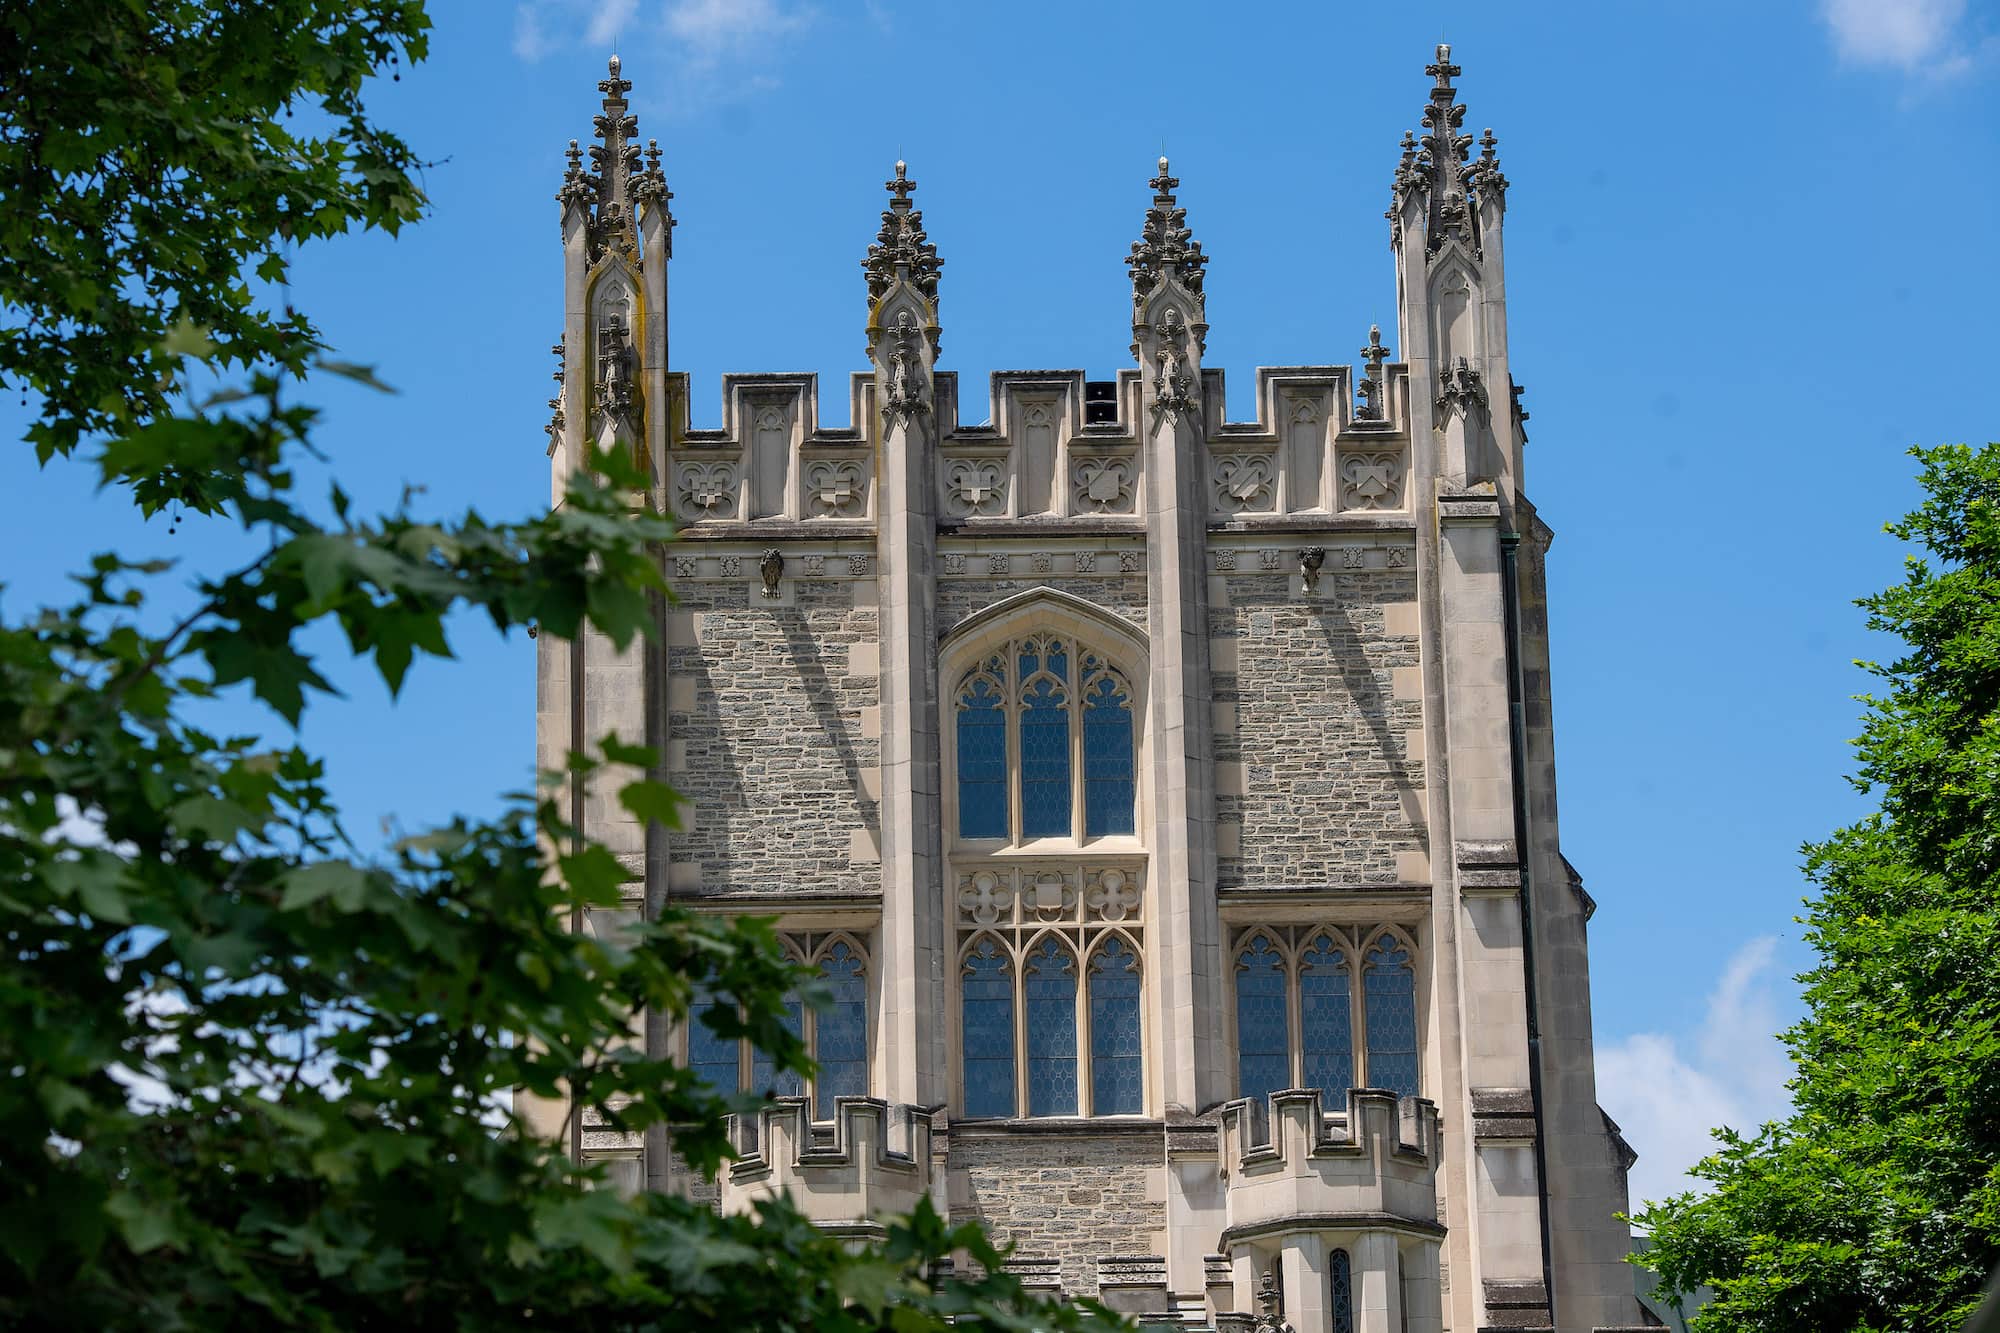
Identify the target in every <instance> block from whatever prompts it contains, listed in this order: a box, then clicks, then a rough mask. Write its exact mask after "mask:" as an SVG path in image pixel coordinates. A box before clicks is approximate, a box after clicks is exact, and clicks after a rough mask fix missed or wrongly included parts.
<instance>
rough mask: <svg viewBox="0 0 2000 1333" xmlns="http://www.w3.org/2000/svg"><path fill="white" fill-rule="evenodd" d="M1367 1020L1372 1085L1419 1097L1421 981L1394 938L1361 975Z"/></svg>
mask: <svg viewBox="0 0 2000 1333" xmlns="http://www.w3.org/2000/svg"><path fill="white" fill-rule="evenodd" d="M1361 989H1362V999H1363V1003H1364V1004H1365V1005H1366V1006H1367V1020H1368V1083H1369V1086H1370V1087H1376V1088H1388V1089H1389V1090H1391V1091H1392V1092H1394V1093H1395V1094H1396V1095H1397V1096H1399V1097H1414V1096H1416V1095H1417V979H1416V973H1415V972H1414V971H1413V970H1412V969H1411V967H1410V955H1409V952H1408V951H1407V950H1405V949H1404V948H1403V946H1402V945H1401V943H1399V942H1398V941H1397V939H1396V937H1395V936H1394V935H1387V934H1385V935H1383V936H1381V937H1380V938H1379V939H1377V940H1376V941H1375V947H1374V948H1372V949H1370V950H1369V951H1368V969H1367V971H1366V972H1364V973H1363V974H1362V986H1361Z"/></svg>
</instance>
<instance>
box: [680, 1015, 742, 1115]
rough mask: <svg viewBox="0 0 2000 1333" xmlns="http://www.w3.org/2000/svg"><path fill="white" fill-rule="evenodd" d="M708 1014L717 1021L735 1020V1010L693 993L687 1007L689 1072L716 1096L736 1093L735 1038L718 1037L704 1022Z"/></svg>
mask: <svg viewBox="0 0 2000 1333" xmlns="http://www.w3.org/2000/svg"><path fill="white" fill-rule="evenodd" d="M707 1014H714V1015H715V1016H716V1017H717V1018H721V1017H723V1016H724V1015H727V1016H728V1017H730V1018H732V1019H733V1018H734V1017H735V1016H736V1015H735V1012H734V1006H732V1005H729V1004H727V1003H725V1002H724V1001H722V1000H719V999H717V998H716V997H714V996H713V995H710V994H709V993H708V992H707V991H705V990H703V991H696V992H695V997H694V1000H693V1002H692V1003H690V1004H689V1005H688V1024H687V1040H688V1068H689V1069H691V1070H693V1071H694V1072H695V1073H697V1074H699V1075H701V1077H702V1078H703V1080H705V1081H706V1082H707V1083H708V1085H709V1086H710V1087H712V1088H714V1089H716V1090H717V1091H718V1092H729V1093H733V1092H736V1091H737V1087H736V1078H737V1074H736V1048H737V1041H736V1038H734V1037H721V1036H717V1035H716V1032H715V1029H714V1028H711V1027H710V1026H709V1025H708V1024H707V1022H705V1021H704V1018H703V1016H704V1015H707Z"/></svg>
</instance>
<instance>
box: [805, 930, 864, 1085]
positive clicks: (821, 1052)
mask: <svg viewBox="0 0 2000 1333" xmlns="http://www.w3.org/2000/svg"><path fill="white" fill-rule="evenodd" d="M819 975H820V980H821V981H822V982H824V983H825V985H826V989H827V992H828V995H829V999H830V1002H829V1003H828V1005H827V1007H826V1008H825V1009H823V1010H821V1011H820V1012H818V1013H817V1014H815V1015H813V1026H814V1028H815V1029H816V1036H817V1038H818V1040H817V1041H816V1042H815V1043H814V1047H813V1058H814V1059H815V1060H816V1061H818V1063H819V1074H818V1076H817V1077H816V1078H815V1079H814V1081H813V1082H814V1087H813V1092H814V1099H815V1110H814V1115H816V1116H817V1117H818V1118H819V1119H821V1120H830V1119H832V1117H833V1110H834V1106H833V1099H834V1098H835V1097H866V1096H867V1095H868V980H867V969H866V966H865V964H864V963H863V961H862V959H861V956H860V955H859V954H857V953H856V952H855V951H854V950H853V949H852V948H851V947H850V946H849V945H848V943H847V941H845V940H836V941H834V942H833V943H832V944H831V945H829V946H828V947H827V950H826V952H825V953H824V954H822V955H821V956H820V960H819Z"/></svg>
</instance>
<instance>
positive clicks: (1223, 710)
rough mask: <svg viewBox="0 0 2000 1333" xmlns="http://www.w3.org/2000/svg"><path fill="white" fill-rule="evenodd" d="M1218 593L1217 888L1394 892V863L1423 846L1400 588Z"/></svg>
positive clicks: (1266, 579)
mask: <svg viewBox="0 0 2000 1333" xmlns="http://www.w3.org/2000/svg"><path fill="white" fill-rule="evenodd" d="M1222 582H1223V583H1224V584H1225V586H1226V587H1227V590H1228V605H1226V606H1220V605H1212V606H1211V607H1210V610H1209V634H1210V638H1211V647H1212V649H1213V650H1214V655H1215V657H1216V661H1217V666H1216V670H1215V704H1216V714H1217V717H1216V727H1215V752H1216V761H1217V775H1216V792H1217V795H1216V819H1217V824H1218V828H1217V843H1218V849H1219V852H1220V855H1219V858H1218V859H1219V865H1218V882H1219V883H1220V885H1221V886H1222V887H1224V888H1238V887H1251V888H1266V887H1268V888H1281V887H1282V888H1298V887H1309V888H1318V887H1325V886H1329V885H1340V884H1394V883H1397V882H1398V881H1399V878H1401V874H1400V873H1399V870H1398V864H1397V857H1398V854H1399V853H1414V852H1420V851H1422V849H1423V846H1424V842H1423V833H1422V830H1421V827H1420V824H1419V823H1418V819H1419V811H1420V807H1419V804H1418V797H1417V793H1419V792H1420V791H1421V790H1422V788H1423V784H1424V777H1423V762H1422V754H1421V748H1420V747H1421V741H1420V740H1416V739H1415V738H1418V737H1420V736H1421V730H1422V727H1423V701H1422V698H1421V690H1420V689H1418V688H1417V681H1416V668H1417V638H1416V623H1415V616H1414V614H1413V608H1414V606H1415V598H1416V595H1417V594H1416V584H1415V580H1414V578H1413V577H1412V576H1411V574H1410V573H1409V572H1408V571H1404V570H1390V571H1371V572H1367V573H1356V574H1342V575H1333V574H1328V575H1324V576H1322V582H1323V583H1329V582H1330V583H1331V584H1332V585H1333V587H1332V590H1331V595H1330V596H1322V597H1319V598H1315V599H1311V600H1306V599H1303V598H1301V597H1300V596H1299V594H1298V590H1297V588H1296V587H1295V585H1296V584H1297V582H1298V580H1297V579H1296V578H1291V579H1289V580H1287V579H1285V578H1278V577H1272V576H1270V575H1262V576H1260V575H1254V574H1245V575H1230V576H1227V577H1226V578H1223V579H1222ZM1392 622H1394V623H1393V624H1392ZM1392 631H1393V632H1392ZM1405 631H1406V632H1405ZM1232 649H1233V654H1232V651H1231V650H1232ZM1232 656H1233V659H1234V670H1233V671H1231V670H1226V669H1225V668H1227V667H1228V666H1229V665H1230V659H1231V657H1232ZM1399 669H1400V670H1399ZM1399 683H1400V685H1401V686H1402V688H1400V689H1399V688H1398V685H1399ZM1413 741H1415V747H1416V748H1417V752H1416V753H1412V749H1413ZM1239 766H1240V767H1239Z"/></svg>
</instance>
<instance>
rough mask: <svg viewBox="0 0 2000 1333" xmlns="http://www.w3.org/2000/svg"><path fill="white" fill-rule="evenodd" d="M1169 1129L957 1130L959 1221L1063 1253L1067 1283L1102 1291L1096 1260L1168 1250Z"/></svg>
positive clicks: (1085, 1291) (1041, 1250)
mask: <svg viewBox="0 0 2000 1333" xmlns="http://www.w3.org/2000/svg"><path fill="white" fill-rule="evenodd" d="M1163 1161H1164V1153H1163V1149H1162V1146H1161V1142H1160V1131H1159V1130H1158V1129H1157V1128H1154V1129H1152V1130H1151V1132H1149V1133H1129V1132H1128V1133H1122V1134H1092V1133H1067V1132H1065V1133H1061V1134H1053V1133H1032V1134H1018V1135H1004V1136H992V1137H989V1136H986V1135H980V1136H978V1137H976V1138H975V1137H971V1136H957V1137H954V1138H953V1139H952V1142H951V1153H950V1156H949V1158H948V1159H947V1169H948V1170H949V1172H950V1180H951V1220H952V1221H953V1222H954V1223H957V1222H965V1221H971V1220H975V1219H976V1220H978V1221H980V1222H982V1223H984V1224H985V1226H986V1229H987V1232H988V1233H989V1234H990V1235H991V1236H992V1237H993V1239H994V1241H995V1242H996V1243H998V1244H1000V1245H1008V1244H1012V1245H1014V1246H1015V1251H1014V1253H1015V1257H1016V1258H1019V1259H1055V1260H1057V1261H1058V1263H1059V1264H1060V1266H1061V1273H1062V1284H1063V1290H1064V1291H1066V1292H1068V1293H1069V1294H1070V1295H1072V1296H1095V1295H1096V1294H1097V1261H1098V1260H1099V1259H1101V1258H1104V1257H1106V1256H1109V1255H1128V1254H1161V1253H1165V1251H1164V1250H1162V1249H1161V1248H1160V1246H1161V1245H1162V1244H1163V1243H1164V1233H1165V1231H1166V1225H1167V1205H1166V1190H1165V1181H1164V1178H1163V1175H1162V1173H1163V1171H1164V1167H1163V1166H1162V1162H1163Z"/></svg>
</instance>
